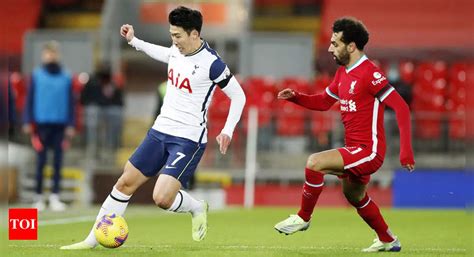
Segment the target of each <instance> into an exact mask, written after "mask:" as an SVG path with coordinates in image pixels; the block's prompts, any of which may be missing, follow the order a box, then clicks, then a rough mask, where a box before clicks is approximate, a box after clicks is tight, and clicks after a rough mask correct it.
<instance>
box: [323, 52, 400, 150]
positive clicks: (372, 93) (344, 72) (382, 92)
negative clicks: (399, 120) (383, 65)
mask: <svg viewBox="0 0 474 257" xmlns="http://www.w3.org/2000/svg"><path fill="white" fill-rule="evenodd" d="M393 90H394V88H393V87H391V86H390V85H389V84H388V81H387V79H386V77H385V75H384V74H383V73H382V72H381V70H380V69H379V68H378V67H377V66H375V64H373V63H372V62H371V61H370V60H369V59H367V57H366V56H365V55H364V56H363V57H362V58H361V59H360V60H359V61H357V62H356V63H355V64H354V65H353V66H352V67H350V68H348V69H346V68H345V67H343V66H341V67H340V68H339V69H338V70H337V72H336V74H335V76H334V79H333V81H332V82H331V84H330V85H329V86H328V87H327V88H326V93H327V94H328V95H329V96H331V97H333V98H334V99H336V100H338V101H339V103H340V109H341V110H340V111H341V118H342V123H343V124H344V128H345V144H346V146H349V147H350V146H359V145H365V146H366V147H367V148H369V149H372V153H373V154H378V155H380V156H381V157H382V158H383V157H384V156H385V148H386V143H385V131H384V118H383V117H384V109H385V104H383V103H382V102H383V100H384V99H385V98H386V97H387V96H388V95H389V94H390V93H391V92H392V91H393Z"/></svg>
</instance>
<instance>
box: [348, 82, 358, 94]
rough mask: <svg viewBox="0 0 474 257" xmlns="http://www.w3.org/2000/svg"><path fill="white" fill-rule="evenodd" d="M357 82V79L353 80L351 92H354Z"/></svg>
mask: <svg viewBox="0 0 474 257" xmlns="http://www.w3.org/2000/svg"><path fill="white" fill-rule="evenodd" d="M356 84H357V80H354V81H352V83H351V88H350V89H349V94H354V88H355V86H356Z"/></svg>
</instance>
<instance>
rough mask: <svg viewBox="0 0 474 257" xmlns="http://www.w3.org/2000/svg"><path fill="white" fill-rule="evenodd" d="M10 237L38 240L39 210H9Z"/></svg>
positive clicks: (11, 238) (12, 238) (13, 238)
mask: <svg viewBox="0 0 474 257" xmlns="http://www.w3.org/2000/svg"><path fill="white" fill-rule="evenodd" d="M8 239H10V240H37V239H38V210H37V209H9V210H8Z"/></svg>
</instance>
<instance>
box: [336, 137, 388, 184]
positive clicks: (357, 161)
mask: <svg viewBox="0 0 474 257" xmlns="http://www.w3.org/2000/svg"><path fill="white" fill-rule="evenodd" d="M337 150H338V151H339V153H341V155H342V159H343V160H344V172H345V174H344V175H342V176H339V178H345V177H348V178H349V180H350V181H351V182H355V183H358V184H363V185H367V184H368V183H369V181H370V174H372V173H375V172H376V171H377V170H378V169H379V168H380V166H382V164H383V158H382V157H381V156H380V155H378V154H376V153H374V152H372V151H371V149H368V148H367V147H365V146H346V147H341V148H338V149H337Z"/></svg>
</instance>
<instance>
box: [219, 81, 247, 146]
mask: <svg viewBox="0 0 474 257" xmlns="http://www.w3.org/2000/svg"><path fill="white" fill-rule="evenodd" d="M222 91H223V92H224V93H225V94H226V95H227V96H228V97H229V98H230V108H229V114H228V115H227V120H226V122H225V125H224V128H223V129H222V131H221V133H220V134H219V135H218V136H217V137H216V140H217V143H218V144H219V150H220V152H221V153H222V154H225V153H226V152H227V148H228V147H229V145H230V141H231V139H232V134H233V133H234V129H235V126H236V125H237V122H239V120H240V116H241V115H242V111H243V109H244V106H245V101H246V98H245V94H244V91H243V90H242V87H241V86H240V84H239V82H238V81H237V80H236V79H235V77H234V76H232V77H231V78H230V80H229V82H228V84H227V86H225V87H224V88H223V89H222Z"/></svg>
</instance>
